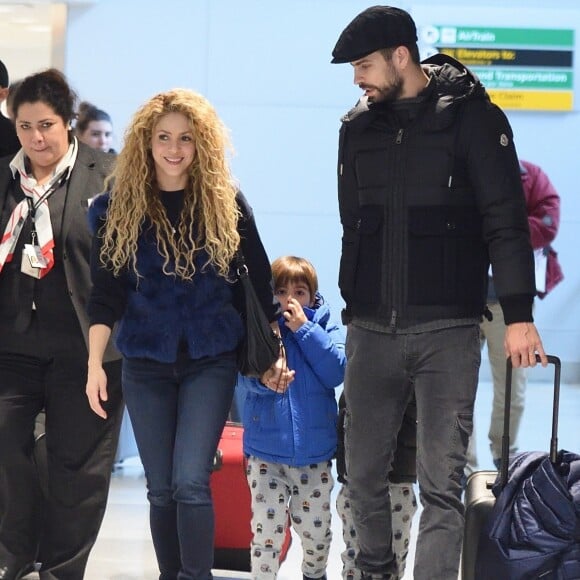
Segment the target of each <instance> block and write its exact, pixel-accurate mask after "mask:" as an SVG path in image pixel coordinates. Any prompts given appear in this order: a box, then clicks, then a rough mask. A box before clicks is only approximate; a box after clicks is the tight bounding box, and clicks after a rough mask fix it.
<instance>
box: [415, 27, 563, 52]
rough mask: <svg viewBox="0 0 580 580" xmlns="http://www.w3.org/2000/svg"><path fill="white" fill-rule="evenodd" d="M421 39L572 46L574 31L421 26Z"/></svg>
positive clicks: (446, 42) (464, 43)
mask: <svg viewBox="0 0 580 580" xmlns="http://www.w3.org/2000/svg"><path fill="white" fill-rule="evenodd" d="M421 40H422V41H423V42H425V43H427V44H434V45H444V46H449V45H454V44H457V45H460V46H483V45H485V46H494V45H501V46H503V47H506V46H538V47H567V48H572V47H573V46H574V30H572V29H558V28H491V27H490V28H488V27H470V26H425V27H423V29H422V31H421Z"/></svg>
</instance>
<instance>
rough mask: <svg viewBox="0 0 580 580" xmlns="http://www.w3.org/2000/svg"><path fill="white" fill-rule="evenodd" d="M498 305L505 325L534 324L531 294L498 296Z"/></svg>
mask: <svg viewBox="0 0 580 580" xmlns="http://www.w3.org/2000/svg"><path fill="white" fill-rule="evenodd" d="M499 303H500V305H501V309H502V311H503V317H504V320H505V323H506V324H513V323H514V322H534V317H533V316H532V306H533V304H534V295H533V294H518V295H515V296H503V297H502V296H500V297H499Z"/></svg>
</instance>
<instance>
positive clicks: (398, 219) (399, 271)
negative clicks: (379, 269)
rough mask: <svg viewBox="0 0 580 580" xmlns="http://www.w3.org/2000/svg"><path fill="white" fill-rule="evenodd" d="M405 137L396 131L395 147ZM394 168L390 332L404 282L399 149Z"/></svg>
mask: <svg viewBox="0 0 580 580" xmlns="http://www.w3.org/2000/svg"><path fill="white" fill-rule="evenodd" d="M404 135H405V130H404V129H403V128H400V129H399V130H398V131H397V136H396V138H395V145H402V144H403V137H404ZM394 167H395V168H397V169H398V175H397V178H396V179H395V184H396V185H395V189H394V190H393V200H392V204H391V212H390V213H391V215H390V220H389V230H390V235H389V238H390V242H391V243H390V255H389V264H390V280H389V282H390V290H391V292H390V294H391V314H390V320H389V329H390V330H391V332H395V331H396V330H397V322H398V321H397V317H398V314H399V312H400V310H401V300H402V299H401V291H402V287H403V282H404V269H403V262H404V260H403V258H404V256H403V244H402V243H401V241H402V237H403V232H402V231H400V230H401V228H402V226H401V225H400V224H401V223H403V222H404V221H405V218H404V216H403V212H402V210H403V206H404V204H403V199H402V191H403V189H402V184H401V177H400V175H401V174H402V171H401V149H400V148H395V159H394Z"/></svg>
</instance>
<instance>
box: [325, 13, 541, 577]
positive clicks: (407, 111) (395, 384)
mask: <svg viewBox="0 0 580 580" xmlns="http://www.w3.org/2000/svg"><path fill="white" fill-rule="evenodd" d="M416 42H417V33H416V28H415V23H414V22H413V20H412V18H411V17H410V15H409V14H408V13H407V12H405V11H404V10H400V9H398V8H393V7H389V6H374V7H372V8H368V9H367V10H365V11H364V12H362V13H361V14H359V15H358V16H357V17H356V18H355V19H354V20H353V21H352V22H351V23H350V24H349V25H348V26H347V27H346V29H345V30H344V31H343V32H342V34H341V35H340V38H339V39H338V42H337V43H336V46H335V48H334V51H333V53H332V55H333V60H332V62H334V63H350V64H351V65H352V67H353V70H354V82H355V84H357V85H358V86H359V87H360V88H361V89H362V90H363V91H364V96H363V97H362V98H361V100H360V101H359V103H358V104H357V106H356V107H355V108H354V109H352V110H351V111H350V112H349V113H348V114H347V115H346V116H345V117H344V118H343V124H342V128H341V131H340V142H339V159H338V197H339V207H340V218H341V223H342V226H343V238H342V255H341V262H340V276H339V285H340V290H341V293H342V296H343V298H344V300H345V303H346V308H345V310H344V312H343V320H344V322H345V324H347V325H348V340H347V356H348V364H347V369H346V377H345V383H344V390H345V396H346V408H347V413H348V416H347V420H346V462H347V470H348V475H349V490H350V496H351V504H352V508H353V515H354V522H355V528H356V531H357V534H358V540H359V547H360V551H359V554H358V557H357V565H358V567H359V568H360V569H361V570H362V572H363V578H372V579H375V578H381V579H382V578H387V579H391V580H393V579H397V578H399V573H398V571H397V564H396V560H395V558H394V555H393V552H392V546H391V536H392V533H391V509H390V503H389V494H388V483H385V481H386V476H387V474H388V473H389V469H390V465H391V462H392V458H393V453H394V448H395V446H396V439H397V433H398V431H399V428H400V425H401V421H402V417H403V414H404V412H405V409H406V407H407V404H408V402H409V401H410V399H411V396H412V394H413V392H414V393H415V397H416V401H417V437H418V438H417V474H418V480H419V486H420V492H421V500H422V503H423V513H422V515H421V522H420V527H419V537H418V541H417V547H416V557H415V568H414V576H413V577H414V579H415V580H456V578H457V574H458V568H459V557H460V551H461V542H462V534H463V504H462V501H461V493H462V486H461V478H462V475H463V468H464V466H465V462H466V459H465V454H466V447H467V441H468V438H469V435H470V434H471V431H472V421H473V406H474V400H475V392H476V387H477V379H478V369H479V363H480V347H479V322H480V320H481V317H482V314H483V313H484V311H485V297H486V284H487V272H488V269H489V261H490V259H491V263H492V265H493V272H494V279H495V282H496V288H497V292H498V296H499V301H500V304H501V306H502V309H503V313H504V317H505V321H506V324H507V329H506V339H505V345H506V356H511V358H512V362H513V364H514V366H515V367H520V366H521V367H527V366H534V365H535V364H536V358H535V356H536V352H537V353H539V355H540V357H541V360H542V364H544V365H545V364H547V359H546V355H545V353H544V350H543V347H542V343H541V340H540V337H539V335H538V332H537V330H536V328H535V326H534V324H533V318H532V303H533V299H534V294H535V285H534V262H533V253H532V248H531V245H530V239H529V231H528V222H527V217H526V208H525V201H524V194H523V191H522V185H521V180H520V174H519V165H518V159H517V155H516V151H515V147H514V144H513V140H512V131H511V128H510V126H509V124H508V121H507V119H506V118H505V115H504V114H503V113H502V111H501V110H500V109H499V108H498V107H497V106H495V105H493V104H492V103H491V102H490V100H489V97H488V95H487V93H486V91H485V89H484V88H483V86H482V85H481V83H480V82H479V81H478V79H477V78H476V77H475V76H474V75H473V74H472V73H471V72H470V71H469V70H467V69H466V68H465V67H464V66H463V65H462V64H461V63H459V62H457V61H456V60H454V59H451V58H449V57H446V56H444V55H436V56H434V57H432V58H430V59H428V60H427V61H425V62H424V63H422V64H421V63H420V60H419V51H418V48H417V44H416ZM385 442H386V444H385Z"/></svg>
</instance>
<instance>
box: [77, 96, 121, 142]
mask: <svg viewBox="0 0 580 580" xmlns="http://www.w3.org/2000/svg"><path fill="white" fill-rule="evenodd" d="M75 134H76V136H77V137H78V138H79V141H81V142H82V143H85V144H86V145H88V146H89V147H92V148H93V149H100V150H101V151H105V152H107V153H114V152H115V150H114V149H113V148H112V145H113V121H112V120H111V117H110V115H109V114H108V113H106V112H105V111H103V110H102V109H98V108H97V107H95V105H93V104H91V103H88V102H87V101H83V102H82V103H81V104H80V105H79V110H78V113H77V120H76V123H75Z"/></svg>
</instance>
